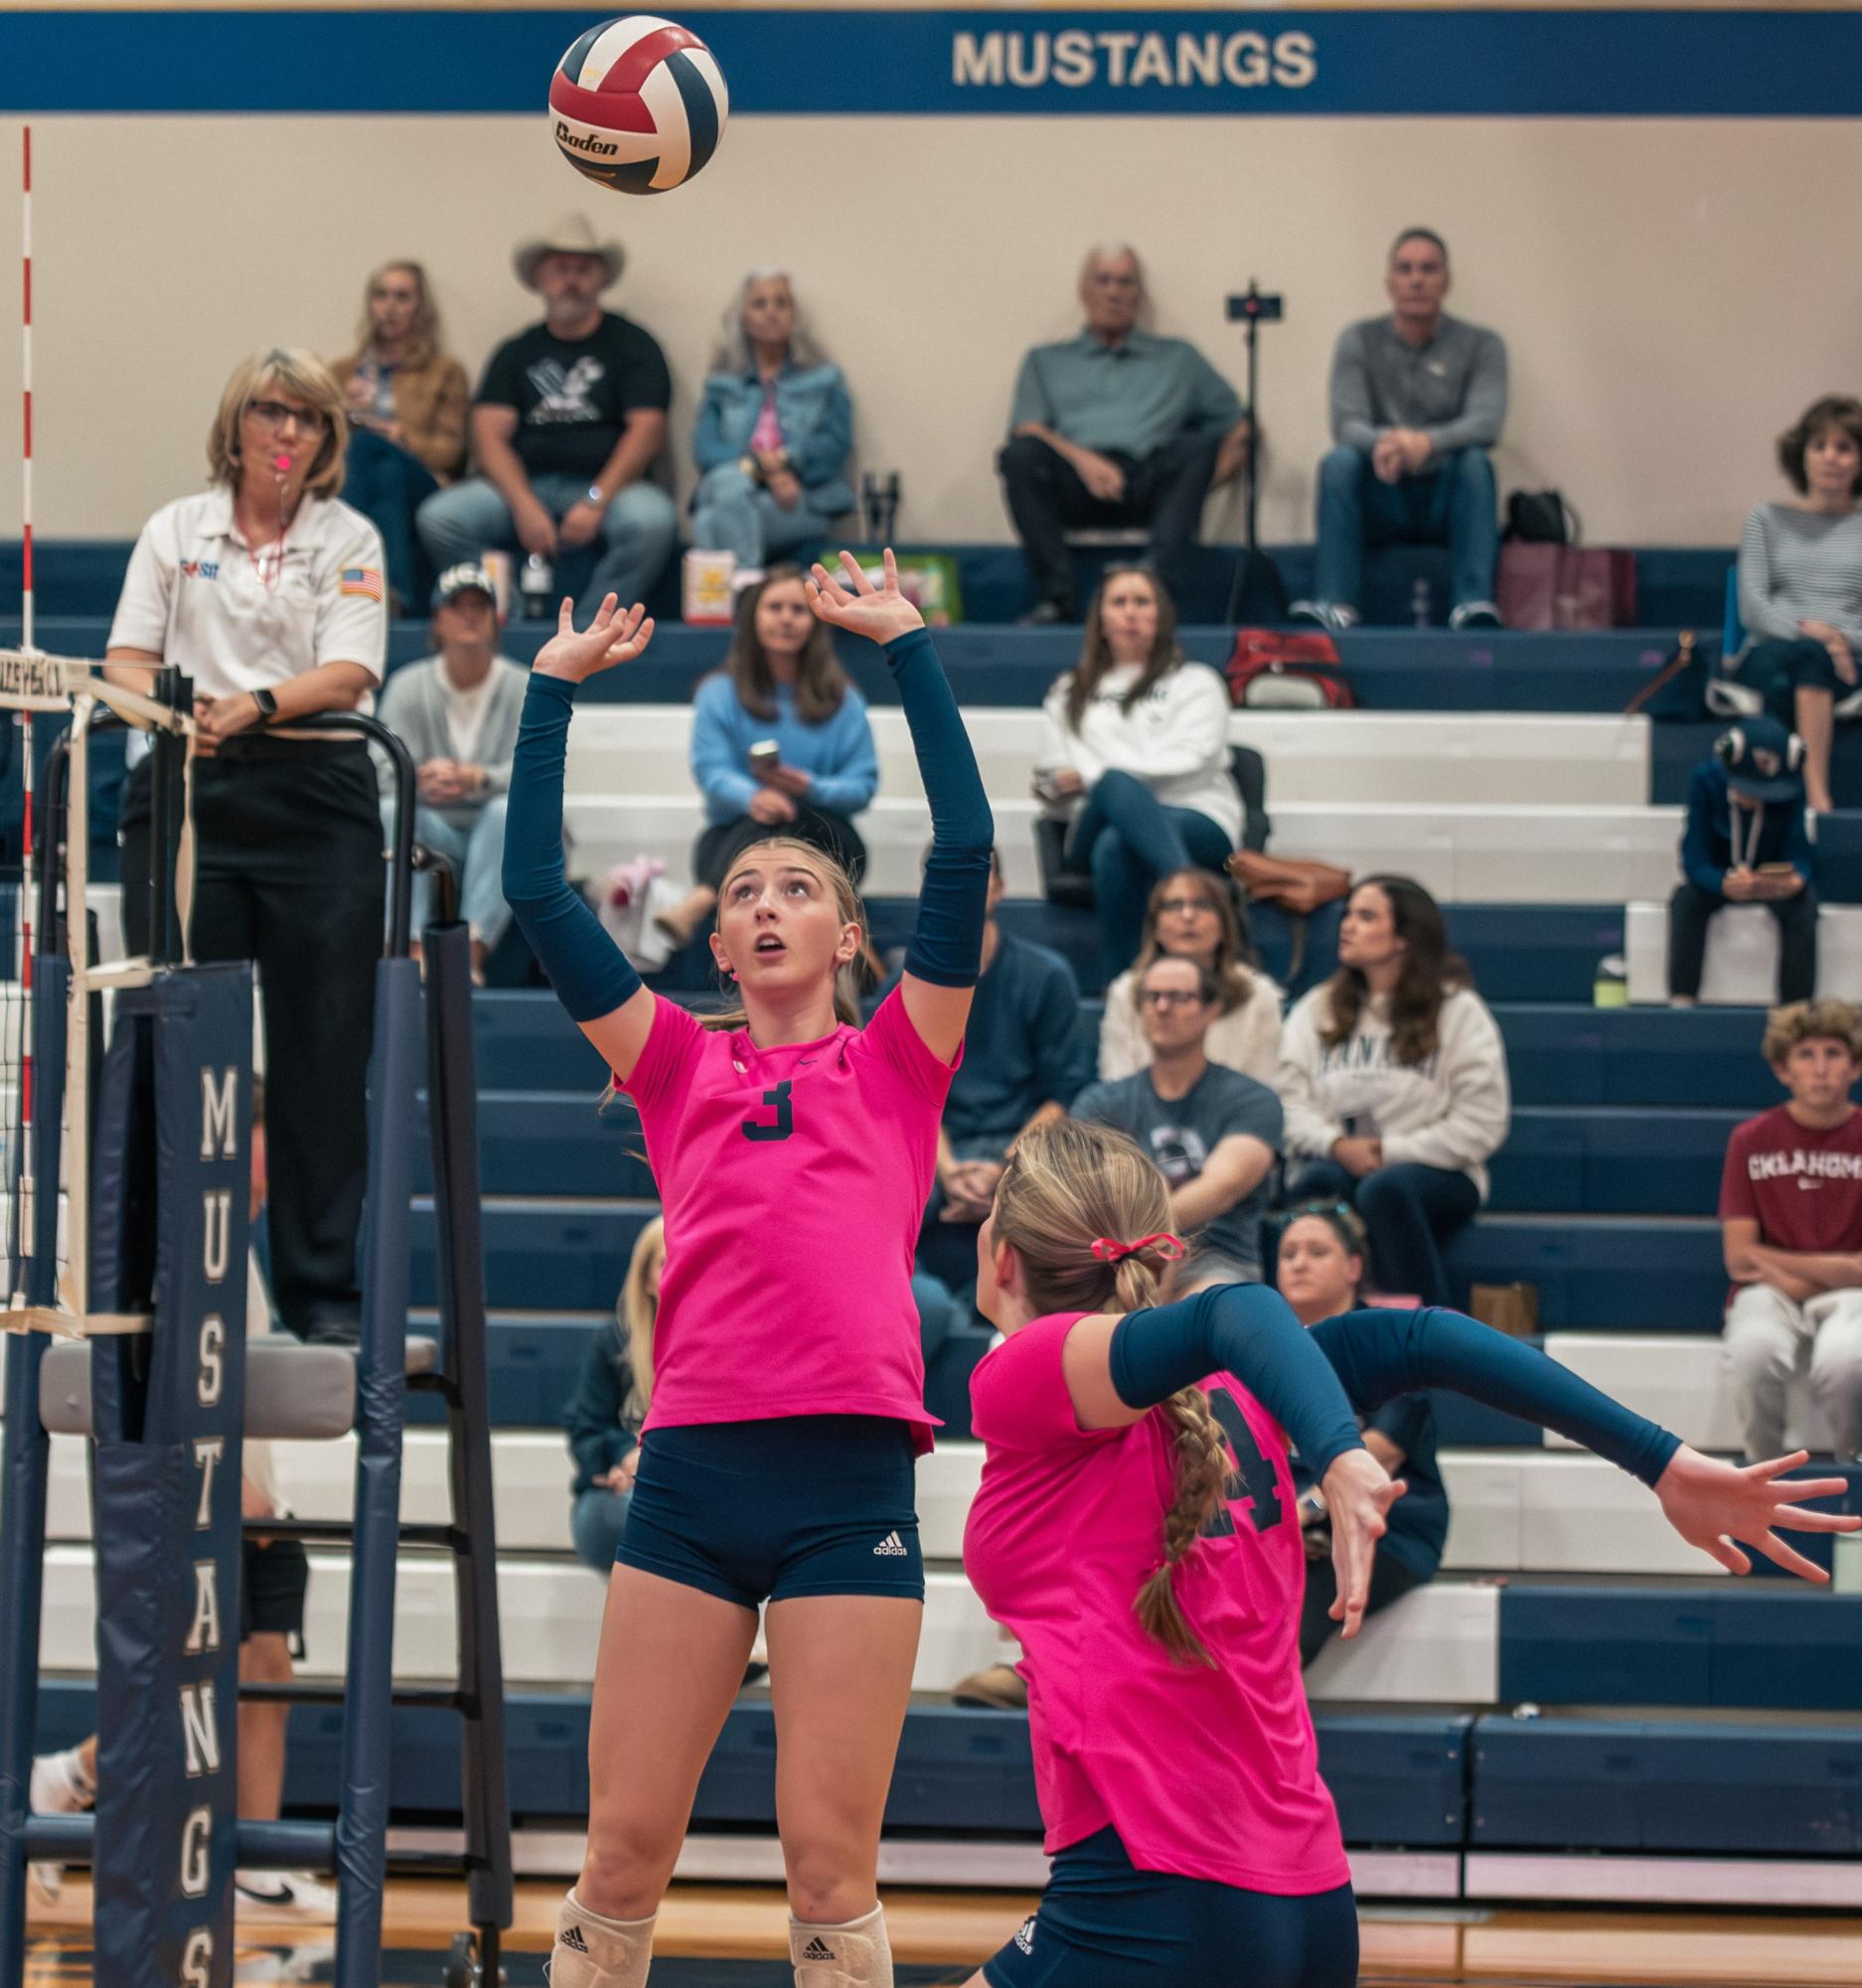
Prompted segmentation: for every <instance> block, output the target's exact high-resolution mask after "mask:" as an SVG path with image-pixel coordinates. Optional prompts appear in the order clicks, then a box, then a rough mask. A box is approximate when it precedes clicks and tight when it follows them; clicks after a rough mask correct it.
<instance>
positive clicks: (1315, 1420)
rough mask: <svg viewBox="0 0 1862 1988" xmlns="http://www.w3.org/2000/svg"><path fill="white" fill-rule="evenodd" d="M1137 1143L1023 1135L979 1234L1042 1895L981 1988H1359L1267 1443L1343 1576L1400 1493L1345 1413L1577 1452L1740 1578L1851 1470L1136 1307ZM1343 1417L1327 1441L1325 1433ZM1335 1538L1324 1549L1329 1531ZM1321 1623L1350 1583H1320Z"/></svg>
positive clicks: (1193, 1305) (1146, 1237) (1433, 1365)
mask: <svg viewBox="0 0 1862 1988" xmlns="http://www.w3.org/2000/svg"><path fill="white" fill-rule="evenodd" d="M1168 1224H1169V1199H1168V1192H1167V1189H1166V1188H1165V1186H1164V1181H1163V1178H1162V1176H1161V1175H1160V1174H1159V1173H1158V1172H1157V1170H1156V1168H1155V1167H1153V1166H1152V1164H1151V1162H1150V1161H1149V1160H1148V1159H1147V1158H1146V1157H1145V1156H1144V1154H1142V1153H1141V1152H1140V1151H1139V1150H1138V1148H1137V1147H1135V1146H1133V1145H1131V1144H1130V1142H1128V1141H1126V1140H1125V1139H1123V1138H1122V1137H1121V1136H1120V1135H1118V1134H1116V1133H1113V1132H1109V1131H1107V1130H1105V1129H1104V1128H1101V1127H1096V1126H1087V1125H1081V1124H1078V1123H1075V1122H1068V1121H1063V1122H1061V1123H1059V1124H1057V1125H1053V1126H1047V1127H1042V1128H1039V1129H1037V1130H1036V1131H1034V1132H1032V1133H1029V1134H1027V1135H1025V1136H1024V1137H1023V1138H1022V1140H1021V1141H1020V1142H1019V1143H1018V1145H1017V1146H1016V1148H1015V1151H1014V1154H1013V1156H1012V1157H1011V1159H1010V1161H1009V1167H1008V1169H1007V1171H1006V1172H1005V1174H1004V1176H1003V1180H1002V1182H1001V1185H1000V1186H999V1188H998V1191H997V1200H996V1206H995V1210H994V1212H993V1214H992V1215H991V1218H990V1220H989V1221H988V1222H986V1223H985V1224H984V1227H983V1230H982V1232H981V1235H980V1236H979V1239H978V1257H979V1266H978V1268H979V1282H978V1291H977V1298H978V1303H979V1305H980V1306H981V1308H982V1309H983V1310H984V1311H985V1312H986V1313H987V1314H988V1315H989V1316H990V1317H991V1318H993V1319H994V1321H995V1322H996V1324H997V1325H998V1326H999V1327H1001V1329H1002V1330H1003V1332H1004V1333H1005V1334H1006V1335H1007V1336H1006V1340H1005V1343H1003V1344H1002V1345H1000V1346H998V1347H997V1348H996V1350H995V1351H993V1352H992V1353H990V1354H989V1355H988V1356H987V1357H986V1358H985V1359H984V1361H983V1363H982V1365H981V1366H980V1367H979V1368H978V1369H977V1372H976V1375H975V1377H974V1379H973V1382H972V1399H973V1404H974V1423H975V1429H976V1433H977V1434H978V1435H979V1436H980V1437H981V1438H982V1439H983V1441H984V1443H985V1444H986V1446H987V1457H986V1461H985V1465H984V1474H983V1482H982V1486H981V1489H980V1491H979V1493H978V1496H977V1499H976V1501H975V1503H974V1505H973V1506H972V1508H971V1513H970V1521H969V1527H968V1530H967V1532H966V1535H965V1540H964V1565H965V1568H966V1570H967V1572H968V1573H969V1575H970V1578H971V1580H972V1582H973V1583H974V1584H975V1586H976V1588H977V1591H978V1593H979V1594H980V1595H981V1596H982V1598H983V1600H984V1602H985V1604H986V1605H987V1606H988V1607H989V1610H990V1612H991V1614H992V1615H994V1616H995V1617H996V1619H997V1620H998V1621H1000V1622H1001V1623H1003V1625H1004V1626H1005V1627H1007V1628H1008V1629H1009V1630H1010V1631H1011V1632H1012V1633H1013V1634H1014V1635H1015V1636H1016V1637H1018V1638H1019V1640H1020V1642H1021V1645H1022V1648H1023V1650H1024V1652H1025V1656H1024V1660H1023V1662H1022V1665H1021V1666H1020V1668H1021V1671H1022V1674H1023V1675H1024V1677H1025V1678H1026V1680H1027V1684H1028V1711H1029V1721H1030V1729H1031V1739H1032V1743H1033V1750H1034V1761H1035V1779H1036V1786H1037V1791H1038V1794H1039V1797H1040V1805H1041V1814H1042V1818H1043V1820H1044V1822H1045V1824H1046V1847H1047V1850H1048V1851H1049V1853H1050V1855H1051V1856H1052V1857H1053V1860H1054V1863H1053V1876H1052V1879H1051V1881H1050V1884H1049V1886H1048V1890H1047V1893H1046V1895H1045V1897H1044V1898H1043V1900H1042V1903H1041V1908H1040V1911H1039V1912H1037V1913H1036V1914H1035V1915H1034V1916H1033V1917H1032V1918H1030V1919H1029V1920H1027V1921H1026V1922H1025V1923H1024V1924H1023V1925H1022V1927H1021V1928H1020V1930H1019V1931H1018V1932H1017V1933H1016V1934H1015V1935H1014V1937H1013V1938H1011V1939H1010V1940H1009V1942H1008V1943H1007V1944H1006V1945H1005V1946H1004V1947H1003V1949H1002V1950H1001V1952H999V1953H998V1954H997V1955H996V1956H995V1957H994V1958H992V1959H991V1960H990V1961H989V1962H988V1963H987V1964H986V1965H985V1966H984V1968H983V1969H982V1970H981V1972H979V1973H978V1974H977V1975H975V1976H973V1977H972V1981H971V1984H970V1988H1209V1984H1211V1983H1217V1982H1224V1983H1225V1982H1245V1983H1247V1984H1248V1988H1351V1984H1352V1983H1353V1982H1354V1981H1355V1980H1356V1975H1357V1927H1356V1912H1355V1907H1354V1905H1353V1902H1352V1898H1351V1891H1350V1883H1349V1876H1350V1874H1349V1867H1348V1865H1347V1863H1346V1860H1345V1854H1344V1847H1343V1843H1342V1841H1341V1838H1340V1835H1339V1830H1338V1822H1337V1818H1336V1815H1335V1813H1334V1811H1333V1808H1332V1802H1331V1797H1330V1795H1329V1794H1328V1793H1327V1791H1326V1789H1325V1786H1324V1783H1323V1781H1322V1780H1321V1779H1320V1777H1319V1754H1318V1747H1317V1745H1316V1742H1315V1738H1314V1733H1313V1725H1312V1721H1311V1718H1310V1716H1309V1714H1308V1711H1307V1705H1306V1696H1305V1691H1304V1688H1303V1686H1302V1682H1301V1673H1300V1653H1299V1640H1300V1616H1301V1604H1302V1596H1303V1590H1304V1584H1305V1566H1306V1561H1305V1551H1304V1548H1303V1546H1302V1544H1301V1537H1300V1525H1299V1520H1298V1516H1297V1513H1296V1511H1295V1506H1294V1489H1293V1481H1292V1477H1291V1474H1290V1472H1289V1470H1288V1467H1287V1454H1286V1444H1285V1441H1284V1439H1283V1436H1282V1433H1281V1432H1282V1430H1283V1429H1285V1430H1287V1431H1288V1432H1289V1433H1291V1434H1292V1435H1293V1436H1294V1437H1295V1438H1296V1440H1297V1441H1298V1442H1299V1444H1300V1447H1301V1449H1302V1452H1303V1454H1304V1456H1305V1458H1306V1460H1307V1461H1309V1462H1310V1463H1312V1464H1313V1466H1314V1468H1315V1469H1316V1471H1318V1472H1319V1476H1320V1481H1321V1485H1322V1488H1323V1491H1324V1494H1325V1496H1326V1498H1327V1501H1328V1504H1329V1505H1330V1508H1331V1512H1332V1518H1333V1542H1334V1549H1335V1550H1336V1551H1339V1552H1341V1553H1342V1554H1343V1555H1344V1556H1345V1558H1346V1560H1347V1562H1349V1561H1350V1560H1351V1559H1352V1557H1353V1556H1355V1554H1356V1553H1358V1552H1359V1551H1361V1550H1362V1548H1363V1546H1364V1545H1365V1544H1366V1543H1367V1542H1368V1540H1369V1539H1370V1538H1371V1537H1372V1536H1373V1535H1374V1534H1375V1533H1376V1532H1377V1531H1378V1530H1379V1529H1380V1524H1381V1512H1382V1510H1384V1509H1387V1507H1388V1504H1389V1502H1390V1500H1391V1498H1392V1496H1393V1495H1394V1487H1393V1486H1391V1485H1389V1484H1388V1481H1387V1480H1383V1481H1381V1483H1380V1481H1379V1480H1380V1479H1382V1472H1381V1471H1380V1470H1379V1469H1378V1468H1377V1466H1376V1465H1375V1464H1374V1463H1371V1462H1370V1461H1369V1459H1368V1457H1367V1455H1366V1453H1365V1452H1364V1451H1362V1450H1361V1449H1354V1448H1352V1447H1351V1445H1352V1443H1353V1442H1354V1440H1355V1430H1356V1424H1355V1415H1356V1413H1357V1412H1360V1411H1366V1410H1369V1409H1372V1408H1375V1407H1376V1406H1378V1405H1379V1404H1380V1403H1381V1401H1383V1400H1386V1399H1389V1398H1392V1397H1393V1396H1395V1395H1398V1394H1402V1393H1407V1392H1411V1391H1413V1390H1415V1389H1417V1388H1420V1387H1425V1386H1449V1387H1455V1388H1459V1389H1460V1390H1462V1391H1463V1392H1466V1393H1470V1394H1473V1395H1475V1396H1476V1397H1477V1398H1479V1399H1481V1400H1483V1401H1489V1402H1492V1403H1493V1404H1494V1405H1495V1406H1498V1407H1501V1408H1504V1409H1506V1410H1507V1411H1508V1412H1510V1413H1513V1414H1516V1415H1521V1416H1525V1417H1528V1418H1530V1419H1533V1420H1538V1421H1543V1422H1545V1423H1547V1424H1548V1425H1549V1426H1552V1427H1555V1428H1558V1429H1560V1430H1561V1431H1563V1432H1564V1433H1565V1434H1567V1435H1571V1436H1573V1437H1575V1438H1576V1439H1577V1440H1578V1441H1580V1442H1584V1443H1586V1444H1588V1445H1590V1446H1591V1447H1592V1448H1595V1449H1596V1450H1598V1451H1599V1453H1602V1454H1604V1455H1606V1456H1608V1457H1610V1458H1611V1459H1612V1460H1613V1461H1616V1462H1618V1463H1620V1464H1622V1465H1623V1466H1624V1467H1625V1468H1627V1469H1629V1470H1631V1471H1632V1472H1633V1473H1634V1474H1635V1475H1637V1476H1638V1477H1640V1478H1641V1479H1642V1480H1643V1481H1644V1482H1646V1483H1648V1484H1650V1485H1651V1486H1652V1487H1653V1488H1654V1489H1655V1491H1656V1494H1657V1496H1658V1497H1659V1498H1660V1499H1661V1502H1662V1506H1663V1509H1664V1512H1665V1513H1666V1515H1667V1517H1668V1519H1669V1521H1670V1523H1672V1524H1673V1525H1674V1526H1675V1527H1676V1529H1677V1530H1678V1531H1679V1532H1680V1533H1681V1534H1682V1536H1683V1537H1684V1538H1686V1539H1688V1540H1689V1541H1691V1542H1692V1543H1694V1544H1695V1545H1698V1546H1700V1547H1702V1548H1703V1549H1704V1550H1706V1551H1707V1552H1709V1553H1711V1554H1713V1555H1714V1557H1715V1558H1717V1559H1718V1560H1719V1561H1720V1562H1721V1563H1722V1564H1723V1565H1725V1566H1727V1567H1728V1568H1729V1569H1731V1570H1732V1571H1734V1572H1745V1571H1747V1570H1748V1565H1749V1563H1748V1562H1747V1559H1746V1557H1745V1555H1744V1554H1743V1553H1742V1552H1741V1551H1740V1550H1739V1548H1738V1547H1737V1546H1735V1545H1734V1544H1733V1540H1734V1539H1736V1538H1743V1539H1747V1540H1750V1541H1753V1542H1754V1543H1755V1544H1757V1545H1758V1546H1759V1547H1760V1549H1761V1550H1762V1551H1763V1552H1765V1553H1766V1554H1768V1555H1769V1556H1770V1557H1771V1558H1772V1559H1774V1560H1776V1561H1778V1562H1779V1563H1780V1564H1781V1565H1783V1566H1784V1567H1786V1568H1787V1569H1788V1570H1789V1571H1791V1572H1793V1573H1797V1574H1801V1575H1804V1576H1805V1577H1806V1578H1809V1579H1812V1580H1822V1579H1824V1578H1826V1577H1824V1576H1823V1575H1822V1574H1821V1572H1820V1571H1819V1570H1817V1569H1815V1568H1813V1567H1811V1566H1810V1565H1809V1563H1807V1562H1806V1561H1804V1560H1802V1559H1801V1558H1800V1557H1799V1556H1798V1555H1796V1554H1794V1553H1793V1552H1791V1550H1790V1549H1789V1548H1788V1547H1786V1546H1784V1544H1783V1542H1781V1541H1780V1540H1778V1539H1777V1538H1776V1537H1775V1535H1774V1534H1773V1532H1772V1530H1771V1529H1772V1527H1773V1526H1775V1525H1794V1526H1797V1527H1800V1528H1802V1529H1806V1530H1816V1531H1836V1530H1852V1529H1854V1528H1855V1527H1856V1526H1857V1525H1858V1524H1862V1520H1857V1519H1839V1518H1836V1517H1834V1516H1832V1515H1825V1514H1819V1513H1804V1512H1798V1511H1796V1510H1795V1509H1794V1506H1795V1505H1796V1503H1797V1502H1798V1501H1800V1500H1802V1499H1805V1498H1812V1497H1827V1496H1830V1495H1833V1494H1835V1493H1838V1492H1840V1489H1841V1480H1840V1479H1824V1480H1801V1481H1793V1482H1791V1483H1790V1484H1788V1485H1780V1484H1778V1483H1776V1482H1775V1481H1774V1480H1775V1479H1776V1478H1777V1477H1779V1475H1780V1474H1781V1473H1782V1472H1784V1471H1785V1470H1788V1469H1790V1468H1792V1467H1794V1466H1795V1465H1796V1464H1797V1463H1799V1462H1801V1461H1802V1460H1803V1459H1802V1456H1801V1455H1797V1456H1791V1457H1784V1458H1780V1459H1778V1460H1776V1461H1774V1462H1770V1463H1765V1464H1755V1465H1752V1466H1750V1467H1748V1468H1747V1469H1745V1470H1736V1469H1733V1468H1732V1467H1731V1466H1730V1465H1727V1464H1724V1463H1720V1462H1716V1461H1713V1460H1711V1459H1709V1458H1707V1457H1704V1456H1700V1455H1697V1454H1696V1453H1694V1452H1692V1451H1690V1450H1688V1449H1686V1448H1685V1447H1684V1446H1682V1445H1680V1444H1679V1443H1677V1442H1676V1440H1675V1439H1674V1438H1673V1437H1672V1436H1669V1435H1667V1434H1666V1433H1665V1432H1663V1431H1661V1430H1660V1429H1658V1428H1656V1427H1655V1426H1654V1425H1653V1424H1651V1423H1648V1422H1645V1421H1643V1420H1642V1418H1640V1417H1639V1416H1634V1415H1631V1414H1630V1413H1629V1411H1628V1410H1625V1409H1623V1408H1621V1407H1620V1406H1619V1405H1618V1404H1616V1403H1614V1402H1612V1401H1611V1400H1610V1399H1609V1398H1608V1397H1607V1396H1604V1395H1601V1394H1599V1393H1598V1392H1597V1391H1596V1390H1595V1389H1593V1388H1590V1387H1589V1386H1587V1385H1586V1384H1585V1383H1584V1382H1582V1381H1580V1380H1579V1379H1578V1378H1577V1376H1575V1375H1573V1374H1571V1373H1569V1372H1568V1371H1566V1370H1565V1369H1563V1368H1561V1367H1559V1366H1557V1365H1556V1363H1555V1362H1553V1361H1550V1360H1547V1359H1545V1358H1544V1357H1543V1356H1542V1355H1540V1354H1538V1353H1536V1352H1534V1351H1533V1350H1532V1349H1531V1348H1529V1347H1524V1346H1520V1345H1518V1344H1516V1343H1515V1342H1512V1341H1510V1340H1506V1339H1503V1338H1502V1337H1501V1336H1500V1335H1499V1334H1497V1333H1494V1332H1491V1331H1488V1330H1487V1329H1486V1328H1485V1327H1483V1326H1479V1325H1476V1324H1474V1322H1473V1321H1472V1320H1469V1319H1465V1318H1463V1317H1461V1316H1460V1315H1459V1314H1457V1313H1454V1312H1448V1311H1443V1310H1439V1309H1435V1308H1425V1309H1423V1310H1420V1311H1408V1312H1396V1311H1384V1312H1375V1311H1364V1312H1355V1313H1351V1314H1348V1315H1347V1316H1345V1317H1343V1318H1337V1319H1328V1320H1326V1321H1324V1322H1322V1323H1321V1324H1319V1326H1317V1327H1316V1328H1315V1329H1314V1331H1313V1332H1312V1333H1311V1334H1310V1335H1309V1338H1310V1344H1309V1346H1308V1347H1307V1349H1306V1350H1307V1351H1308V1353H1309V1354H1311V1355H1313V1356H1314V1357H1312V1358H1309V1359H1308V1360H1306V1361H1302V1360H1300V1359H1299V1357H1298V1356H1297V1349H1296V1345H1295V1340H1296V1339H1297V1337H1298V1336H1299V1335H1300V1333H1301V1327H1300V1325H1299V1322H1298V1320H1297V1319H1296V1318H1295V1317H1294V1315H1293V1312H1292V1310H1291V1309H1290V1308H1289V1307H1288V1306H1287V1305H1286V1304H1285V1302H1284V1301H1283V1300H1281V1299H1280V1298H1279V1297H1278V1296H1277V1295H1276V1294H1275V1293H1273V1292H1272V1291H1269V1290H1266V1289H1264V1288H1263V1287H1260V1286H1229V1287H1226V1288H1217V1289H1215V1290H1211V1291H1205V1292H1202V1293H1199V1294H1198V1295H1197V1296H1195V1297H1194V1298H1191V1299H1188V1300H1183V1301H1182V1302H1180V1303H1175V1304H1165V1305H1158V1304H1156V1303H1155V1300H1156V1298H1157V1295H1158V1292H1159V1288H1160V1273H1161V1272H1162V1271H1163V1270H1164V1268H1165V1265H1166V1262H1167V1260H1168V1258H1169V1257H1170V1256H1171V1254H1172V1253H1173V1252H1174V1250H1175V1249H1176V1248H1177V1247H1178V1246H1177V1245H1176V1240H1175V1238H1174V1237H1171V1236H1169V1235H1168V1234H1166V1233H1164V1232H1165V1231H1167V1228H1168ZM1341 1417H1342V1420H1341ZM1341 1528H1342V1529H1343V1530H1344V1531H1345V1532H1346V1533H1348V1534H1349V1535H1350V1542H1351V1543H1350V1544H1349V1545H1341V1543H1340V1529H1341ZM1339 1592H1340V1595H1341V1596H1342V1597H1344V1598H1346V1599H1345V1601H1344V1602H1342V1603H1340V1604H1338V1605H1334V1610H1333V1612H1334V1613H1342V1614H1344V1615H1345V1617H1346V1620H1345V1633H1346V1634H1347V1635H1349V1634H1351V1633H1352V1632H1353V1631H1354V1629H1355V1627H1356V1606H1361V1601H1362V1588H1361V1584H1360V1582H1359V1579H1358V1571H1357V1569H1356V1568H1355V1567H1354V1566H1351V1565H1346V1566H1344V1567H1341V1570H1340V1581H1339Z"/></svg>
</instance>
